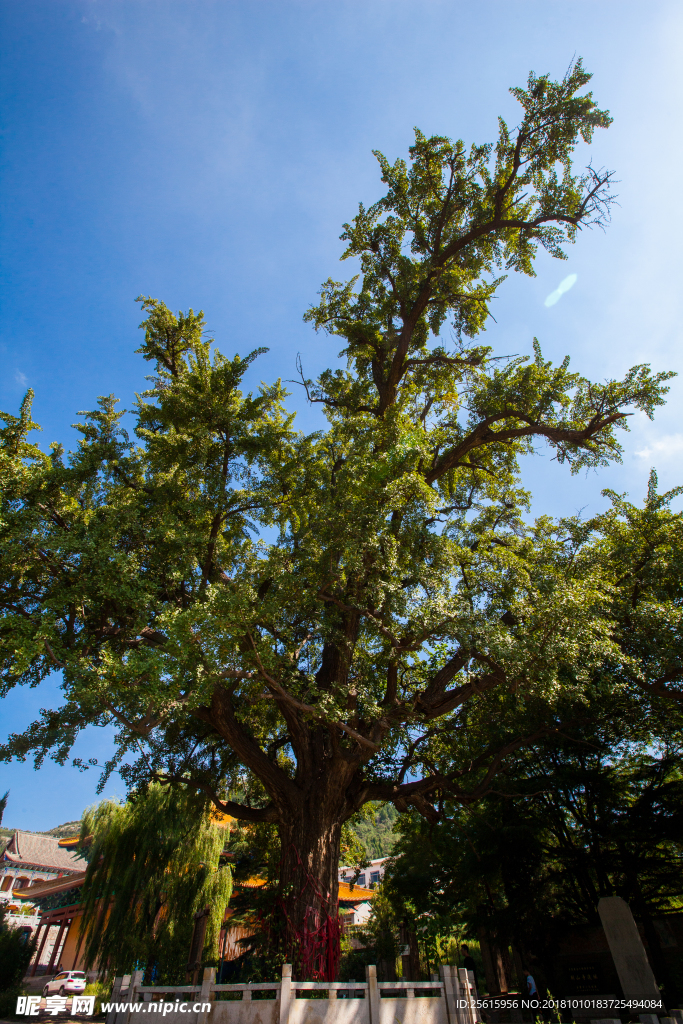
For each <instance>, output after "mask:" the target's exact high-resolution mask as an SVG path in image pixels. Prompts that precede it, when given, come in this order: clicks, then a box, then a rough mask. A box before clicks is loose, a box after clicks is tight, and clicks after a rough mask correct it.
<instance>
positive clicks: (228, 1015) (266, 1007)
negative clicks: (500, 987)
mask: <svg viewBox="0 0 683 1024" xmlns="http://www.w3.org/2000/svg"><path fill="white" fill-rule="evenodd" d="M439 974H440V980H439V981H378V980H377V969H376V967H374V966H371V967H367V968H366V980H365V981H364V982H356V981H350V982H348V981H347V982H341V981H333V982H332V981H331V982H327V981H294V980H292V967H291V964H285V965H284V966H283V968H282V976H281V978H280V980H279V981H277V982H259V983H258V984H244V985H217V984H216V982H215V977H216V972H215V970H214V969H213V968H207V969H206V970H205V971H204V979H203V981H202V982H201V984H198V985H167V986H164V985H143V984H142V971H137V972H136V973H135V974H134V975H132V977H130V978H128V977H125V978H116V980H115V982H114V987H113V990H112V997H111V1002H112V1003H113V1004H118V1007H117V1008H115V1009H112V1010H110V1012H109V1014H108V1015H107V1024H131V1020H135V1021H140V1018H141V1017H143V1016H144V1017H147V1016H148V1015H153V1016H154V1017H155V1018H160V1017H161V1018H162V1019H163V1021H164V1024H477V1022H478V1021H480V1020H481V1017H480V1015H479V1013H478V1011H477V1010H476V1008H475V1006H474V996H475V995H476V991H475V990H474V987H473V984H472V980H471V978H470V977H469V976H468V972H467V971H466V970H464V969H462V968H461V969H460V970H459V971H458V972H457V973H456V970H455V968H453V967H450V966H448V965H444V966H442V967H441V968H440V972H439ZM131 1004H138V1009H137V1010H133V1009H131ZM140 1004H142V1005H140ZM141 1024H142V1022H141Z"/></svg>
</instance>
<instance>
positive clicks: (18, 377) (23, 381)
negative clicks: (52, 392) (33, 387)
mask: <svg viewBox="0 0 683 1024" xmlns="http://www.w3.org/2000/svg"><path fill="white" fill-rule="evenodd" d="M14 379H15V381H16V382H17V384H18V385H19V387H20V388H25V387H26V385H27V384H28V377H27V376H26V374H25V373H22V372H21V370H17V372H16V373H15V374H14Z"/></svg>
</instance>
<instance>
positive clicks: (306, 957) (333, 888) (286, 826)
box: [276, 787, 345, 981]
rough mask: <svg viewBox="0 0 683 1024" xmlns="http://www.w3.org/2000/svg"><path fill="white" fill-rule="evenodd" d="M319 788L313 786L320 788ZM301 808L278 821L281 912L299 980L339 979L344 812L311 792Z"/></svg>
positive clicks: (285, 943)
mask: <svg viewBox="0 0 683 1024" xmlns="http://www.w3.org/2000/svg"><path fill="white" fill-rule="evenodd" d="M315 788H316V787H313V789H315ZM311 797H312V798H311V799H310V800H308V801H306V803H305V805H304V808H303V810H302V813H300V814H298V815H296V816H295V817H293V818H292V819H290V820H288V821H282V822H281V823H280V825H279V833H280V842H281V861H280V880H279V886H278V895H277V909H276V914H277V915H278V916H279V917H280V922H279V926H280V929H281V933H282V934H283V936H284V946H285V952H286V953H287V955H288V957H291V960H292V964H293V969H294V975H295V977H296V978H298V979H299V980H307V979H314V980H315V979H320V980H323V981H334V980H335V977H336V973H337V968H338V966H339V939H340V929H339V906H338V891H339V884H338V879H337V872H338V867H339V846H340V839H341V826H342V822H343V820H344V817H345V815H344V813H343V810H342V808H341V807H340V806H338V802H337V801H334V802H333V803H331V802H329V801H326V800H325V799H323V798H321V797H322V794H319V793H316V794H311Z"/></svg>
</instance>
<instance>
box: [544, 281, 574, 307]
mask: <svg viewBox="0 0 683 1024" xmlns="http://www.w3.org/2000/svg"><path fill="white" fill-rule="evenodd" d="M578 276H579V275H578V274H570V275H569V277H565V279H564V281H560V283H559V284H558V286H557V288H556V289H555V291H554V292H551V293H550V295H549V296H548V298H547V299H546V300H545V305H546V306H554V305H555V303H556V302H559V300H560V297H561V296H562V295H564V293H565V292H568V291H569V289H570V288H573V287H574V285H575V284H576V279H577V277H578Z"/></svg>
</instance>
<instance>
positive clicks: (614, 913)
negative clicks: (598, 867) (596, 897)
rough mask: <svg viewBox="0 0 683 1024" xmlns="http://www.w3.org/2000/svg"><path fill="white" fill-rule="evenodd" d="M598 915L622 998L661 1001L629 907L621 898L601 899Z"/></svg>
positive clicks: (608, 897) (607, 897) (606, 897)
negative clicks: (622, 994)
mask: <svg viewBox="0 0 683 1024" xmlns="http://www.w3.org/2000/svg"><path fill="white" fill-rule="evenodd" d="M598 913H599V915H600V920H601V921H602V927H603V929H604V931H605V935H606V936H607V942H608V943H609V948H610V952H611V954H612V959H613V960H614V966H615V967H616V969H617V974H618V975H619V981H620V982H621V987H622V990H623V993H624V998H625V999H661V998H662V996H661V993H660V991H659V987H658V985H657V982H656V981H655V976H654V974H653V973H652V968H651V967H650V963H649V961H648V959H647V954H646V952H645V947H644V945H643V942H642V939H641V937H640V933H639V932H638V928H637V927H636V922H635V921H634V920H633V914H632V913H631V908H630V907H629V905H628V903H626V902H625V900H622V898H621V896H603V897H602V899H601V900H600V901H599V903H598Z"/></svg>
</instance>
